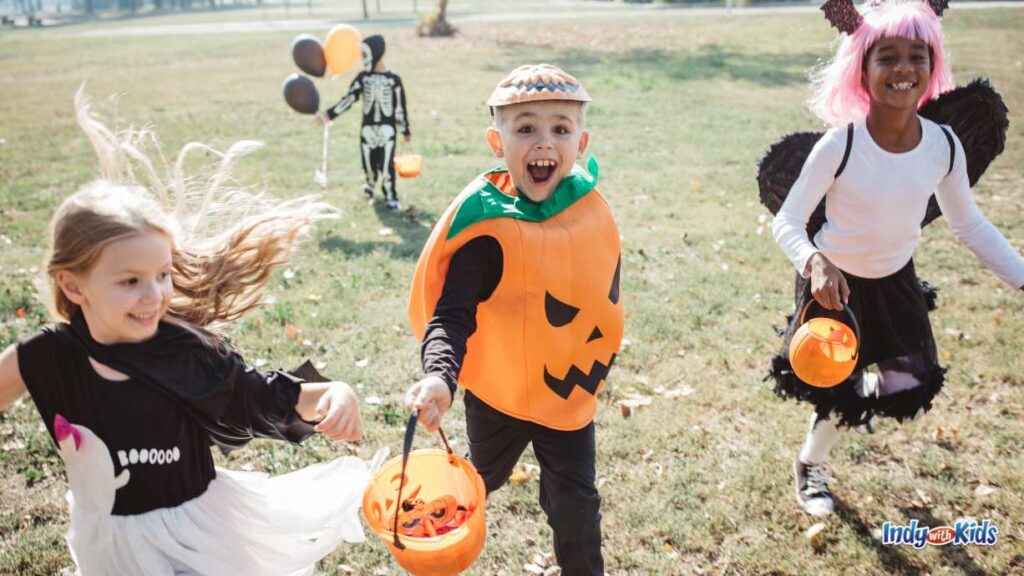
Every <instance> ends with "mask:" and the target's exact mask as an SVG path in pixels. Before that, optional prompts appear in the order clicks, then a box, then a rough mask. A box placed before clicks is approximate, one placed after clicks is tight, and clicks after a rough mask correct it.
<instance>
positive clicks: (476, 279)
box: [405, 236, 503, 432]
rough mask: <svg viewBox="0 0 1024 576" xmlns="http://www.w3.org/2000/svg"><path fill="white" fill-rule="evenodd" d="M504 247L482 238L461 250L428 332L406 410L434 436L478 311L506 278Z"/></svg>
mask: <svg viewBox="0 0 1024 576" xmlns="http://www.w3.org/2000/svg"><path fill="white" fill-rule="evenodd" d="M502 265H503V257H502V252H501V245H500V244H498V241H497V240H495V239H494V238H492V237H490V236H481V237H479V238H475V239H473V240H470V241H469V242H467V243H466V244H465V245H464V246H463V247H462V248H460V249H459V250H458V251H457V252H456V253H455V254H454V255H453V256H452V259H451V262H450V263H449V265H448V273H447V275H446V276H445V283H444V289H443V290H442V291H441V297H440V298H439V299H438V301H437V306H436V307H435V308H434V317H433V318H431V320H430V322H429V323H428V324H427V326H426V330H425V331H424V334H423V347H422V349H421V353H422V359H423V372H424V374H425V375H426V376H425V377H424V378H423V379H422V380H420V381H419V382H417V383H416V384H414V385H413V386H412V387H411V388H410V389H409V391H408V392H407V393H406V396H405V405H406V407H407V408H415V409H416V410H418V411H419V413H420V417H419V421H420V423H421V424H423V426H424V427H425V428H426V429H427V430H429V431H431V432H433V431H434V430H436V429H437V428H438V427H439V426H440V424H441V418H442V417H443V416H444V413H445V412H447V410H448V408H449V407H450V406H451V403H452V399H453V398H454V395H455V388H456V387H457V386H458V379H459V372H460V371H461V369H462V360H463V358H464V357H465V355H466V341H467V340H469V337H470V336H471V335H472V334H473V332H475V331H476V308H477V305H478V304H479V303H480V302H483V301H484V300H487V299H488V298H490V296H491V294H492V293H493V292H494V289H495V288H496V287H497V285H498V282H499V281H500V280H501V271H502Z"/></svg>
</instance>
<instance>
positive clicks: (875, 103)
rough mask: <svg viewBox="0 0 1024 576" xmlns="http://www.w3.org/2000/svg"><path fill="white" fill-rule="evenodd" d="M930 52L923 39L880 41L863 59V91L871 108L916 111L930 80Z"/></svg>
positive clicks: (893, 38)
mask: <svg viewBox="0 0 1024 576" xmlns="http://www.w3.org/2000/svg"><path fill="white" fill-rule="evenodd" d="M931 71H932V58H931V49H930V48H929V46H928V44H927V43H925V42H924V41H923V40H914V39H911V38H903V37H890V38H882V39H881V40H879V41H878V42H877V43H875V45H874V46H873V47H872V48H871V50H869V51H868V55H867V57H866V58H865V59H864V70H863V82H864V88H865V90H867V92H868V94H869V95H870V96H871V107H872V109H875V108H879V107H882V108H896V109H907V108H913V109H914V110H916V109H917V105H918V102H920V100H921V97H922V96H924V94H925V92H926V91H927V90H928V84H929V81H930V80H931Z"/></svg>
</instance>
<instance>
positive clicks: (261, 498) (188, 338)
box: [0, 91, 371, 576]
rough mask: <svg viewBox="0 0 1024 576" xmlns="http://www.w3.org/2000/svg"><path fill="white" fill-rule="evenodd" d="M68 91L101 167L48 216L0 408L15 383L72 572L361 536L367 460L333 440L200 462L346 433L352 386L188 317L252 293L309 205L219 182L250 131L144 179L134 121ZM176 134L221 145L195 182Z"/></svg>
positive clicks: (257, 559)
mask: <svg viewBox="0 0 1024 576" xmlns="http://www.w3.org/2000/svg"><path fill="white" fill-rule="evenodd" d="M76 109H77V114H78V121H79V124H80V125H81V127H82V129H83V131H84V132H85V134H86V136H87V137H88V138H89V139H90V140H91V141H92V143H93V146H94V148H95V149H96V152H97V155H98V157H99V160H100V165H101V171H102V177H101V178H100V179H99V180H96V181H94V182H92V183H91V184H89V185H87V186H85V187H84V188H82V189H81V190H80V191H78V192H76V193H75V194H73V195H71V196H70V197H69V198H67V199H66V200H65V201H64V202H63V203H62V204H61V206H60V208H59V209H58V211H57V213H56V215H55V216H54V218H53V221H52V223H51V231H52V237H51V246H50V252H49V254H48V256H47V260H46V271H47V274H48V277H49V283H50V289H51V291H52V305H53V308H54V311H55V313H56V316H58V317H59V319H60V322H58V323H57V324H55V325H54V326H52V327H48V328H44V329H43V330H41V331H40V332H38V333H36V334H35V335H33V336H31V337H29V338H28V339H26V340H24V341H22V342H20V343H18V344H16V345H13V346H11V347H9V348H8V349H7V350H5V351H4V352H3V353H2V355H0V410H2V409H6V408H7V407H8V406H9V405H10V404H11V403H13V402H14V401H15V400H16V399H17V398H18V397H19V396H21V395H22V394H23V393H24V392H25V391H27V392H29V393H30V394H31V395H32V399H33V401H34V402H35V405H36V408H37V409H38V411H39V414H40V415H41V416H42V418H43V421H44V423H45V424H46V427H47V430H48V431H49V433H50V435H51V437H53V439H54V441H55V442H56V444H57V446H58V449H59V453H60V455H61V457H62V458H63V459H64V462H65V469H66V471H67V476H68V483H69V486H70V491H69V493H68V496H67V499H68V502H69V504H70V509H71V527H70V530H69V531H68V534H67V541H68V545H69V547H70V550H71V555H72V557H73V558H74V560H75V563H76V565H77V567H78V570H79V573H81V574H86V575H90V574H119V575H120V574H124V575H138V574H167V575H170V574H225V575H227V574H245V575H255V574H265V575H268V576H270V575H273V576H282V575H285V574H310V573H312V571H313V569H314V567H315V565H316V562H317V561H318V560H319V559H320V558H322V557H324V556H326V555H327V554H329V553H330V552H331V551H332V550H333V549H334V548H335V547H336V546H337V545H338V544H340V543H341V542H343V541H350V542H355V541H361V540H362V538H363V534H362V529H361V526H360V522H359V518H358V509H359V503H360V498H361V495H362V491H363V488H364V486H365V485H366V483H367V482H368V480H369V476H370V474H371V466H369V465H367V463H365V462H363V461H362V460H360V459H358V458H352V457H343V458H339V459H337V460H334V461H333V462H326V463H321V464H315V465H312V466H309V467H307V468H304V469H302V470H299V471H296V472H292V473H290V474H286V475H283V476H279V477H275V478H268V477H267V476H266V475H265V474H260V473H244V472H234V471H230V470H224V469H220V468H216V467H215V466H214V463H213V458H212V455H211V453H210V447H211V445H212V444H216V445H218V446H220V447H221V448H222V449H224V450H225V451H227V450H230V449H234V448H238V447H241V446H243V445H244V444H246V443H247V442H248V441H249V440H251V439H253V438H255V437H262V438H275V439H279V440H287V441H289V442H293V443H298V442H301V441H302V440H303V439H305V438H307V437H309V436H310V435H312V434H313V433H314V432H321V433H323V434H325V435H327V436H329V437H330V438H332V439H334V440H337V441H341V440H354V439H357V438H359V437H360V436H361V435H362V425H361V422H360V419H359V412H358V401H357V399H356V396H355V394H354V392H353V391H352V389H351V388H350V387H349V386H348V385H347V384H344V383H341V382H323V379H322V378H318V377H317V376H318V375H316V374H315V370H311V367H310V366H308V365H306V366H305V367H304V369H302V372H304V373H305V375H306V378H305V379H304V378H302V377H299V376H298V375H295V374H289V373H286V372H270V373H261V372H258V371H256V370H254V369H251V368H249V367H248V366H247V365H246V364H245V363H244V361H243V359H242V357H241V356H240V355H239V353H238V352H237V351H235V350H234V349H233V348H232V347H231V346H230V344H229V343H228V342H227V341H226V340H225V339H224V338H222V337H221V336H218V335H216V334H215V333H213V332H211V331H209V330H208V329H207V327H208V326H210V325H211V324H214V323H217V322H226V321H230V320H234V319H236V318H238V317H240V316H242V315H244V314H245V313H247V312H249V311H251V310H252V309H253V308H255V307H256V306H257V304H258V302H259V299H260V296H261V293H262V289H263V286H264V284H265V283H266V281H267V279H268V278H269V276H270V273H271V271H272V270H273V268H274V267H276V266H278V265H280V264H283V263H284V262H286V261H287V259H288V257H289V256H290V254H291V252H292V250H293V249H294V248H295V246H296V244H297V242H298V240H299V239H300V238H301V237H302V236H303V234H304V232H305V231H306V230H307V229H308V228H309V226H310V225H311V224H312V223H313V222H314V221H316V220H318V219H321V218H323V217H325V216H330V215H331V211H330V209H329V207H328V206H326V205H324V204H322V203H319V202H316V201H314V200H313V199H311V198H308V197H307V198H299V199H297V200H293V201H290V202H276V201H273V200H272V199H269V198H267V197H262V196H254V195H251V194H248V193H245V192H243V191H241V190H232V189H230V188H227V187H225V186H224V185H225V184H226V183H228V182H231V180H230V177H229V172H230V168H231V165H232V164H233V163H234V161H235V160H236V159H237V158H238V157H239V156H240V155H242V154H244V153H246V152H247V151H250V150H252V149H253V148H254V147H255V146H256V145H255V143H253V142H240V143H238V144H236V145H234V146H232V147H231V148H230V149H229V150H228V151H227V153H225V154H219V153H217V152H215V151H213V150H212V149H210V148H208V147H206V146H203V145H200V144H190V145H188V146H186V147H185V149H183V151H182V153H181V155H180V156H179V157H178V162H177V164H176V165H175V169H174V172H173V178H171V181H170V182H164V181H162V180H161V178H160V175H159V173H158V171H157V169H156V167H154V165H153V164H151V163H150V162H149V160H148V159H147V158H146V156H145V155H143V153H142V152H141V151H140V148H139V146H138V143H139V142H140V141H141V139H142V138H144V137H146V134H145V133H139V132H131V131H129V132H127V133H123V134H114V133H112V132H110V131H108V130H107V129H106V128H105V127H104V126H103V125H102V124H100V123H99V122H98V121H97V120H96V119H95V118H94V117H93V116H92V114H91V113H90V112H89V106H88V102H87V99H86V97H85V96H84V95H83V94H82V92H81V91H79V93H78V94H77V95H76ZM191 151H199V152H207V153H215V154H219V155H220V158H221V162H220V165H219V166H218V169H217V170H216V171H215V172H214V173H213V175H212V177H211V178H210V179H209V180H207V181H205V182H203V186H201V187H200V189H199V190H193V189H192V188H194V187H192V186H190V182H189V181H186V180H185V179H184V177H183V176H182V175H181V167H182V165H183V163H184V161H185V160H186V156H187V155H188V153H189V152H191ZM136 176H139V177H141V178H144V179H145V182H146V184H147V186H142V185H141V184H139V183H138V180H137V179H136ZM168 193H169V194H173V197H174V201H173V202H171V201H170V200H169V199H168V198H166V194H168ZM228 213H230V214H232V215H236V216H237V217H233V218H226V217H225V216H226V215H227V214H228ZM238 215H240V216H238ZM224 222H230V224H226V225H220V223H224ZM318 382H319V383H318Z"/></svg>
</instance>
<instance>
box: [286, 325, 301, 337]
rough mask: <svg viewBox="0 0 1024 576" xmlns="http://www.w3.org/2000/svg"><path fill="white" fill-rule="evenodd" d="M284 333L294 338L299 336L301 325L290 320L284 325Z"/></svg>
mask: <svg viewBox="0 0 1024 576" xmlns="http://www.w3.org/2000/svg"><path fill="white" fill-rule="evenodd" d="M284 335H285V336H287V337H288V338H291V339H292V340H294V339H296V338H298V337H299V327H298V326H296V325H295V324H292V323H291V322H289V323H288V324H285V326H284Z"/></svg>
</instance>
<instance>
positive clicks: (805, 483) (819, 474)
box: [793, 458, 835, 516]
mask: <svg viewBox="0 0 1024 576" xmlns="http://www.w3.org/2000/svg"><path fill="white" fill-rule="evenodd" d="M793 476H794V479H795V480H796V501H797V503H798V504H800V507H801V508H803V510H804V512H807V513H808V514H810V515H812V516H827V515H829V514H831V513H832V511H833V510H834V509H835V501H833V500H832V493H831V492H829V491H828V482H829V481H830V480H832V478H830V477H829V475H828V472H827V471H826V470H825V463H824V462H822V463H821V464H804V463H803V462H801V461H800V459H799V458H798V459H797V461H796V464H795V465H794V467H793Z"/></svg>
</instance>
